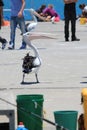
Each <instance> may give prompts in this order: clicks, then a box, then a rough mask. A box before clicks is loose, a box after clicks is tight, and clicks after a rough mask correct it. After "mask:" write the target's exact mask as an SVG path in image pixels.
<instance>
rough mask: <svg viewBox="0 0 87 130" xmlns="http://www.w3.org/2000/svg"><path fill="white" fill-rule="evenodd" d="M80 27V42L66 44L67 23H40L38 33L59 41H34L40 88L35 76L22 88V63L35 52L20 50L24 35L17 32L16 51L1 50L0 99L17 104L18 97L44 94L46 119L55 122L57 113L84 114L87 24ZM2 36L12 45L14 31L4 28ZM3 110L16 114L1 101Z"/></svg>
mask: <svg viewBox="0 0 87 130" xmlns="http://www.w3.org/2000/svg"><path fill="white" fill-rule="evenodd" d="M76 27H77V28H76V29H77V32H76V35H77V37H78V38H80V41H79V42H77V41H75V42H71V41H69V42H65V41H64V21H60V22H59V23H56V24H52V23H48V22H46V23H45V22H41V23H40V22H39V23H38V25H37V27H36V29H35V30H34V32H43V33H50V34H48V36H52V37H54V38H55V39H38V40H34V41H32V43H33V44H34V45H35V46H36V47H37V49H38V51H39V54H40V57H41V59H42V66H41V68H40V70H39V73H38V76H39V80H40V83H38V84H35V81H36V80H35V76H34V74H29V75H26V77H25V81H26V82H27V84H21V81H22V59H23V57H24V56H25V55H26V53H27V52H30V54H33V52H32V50H31V49H30V48H29V47H27V49H26V50H19V47H20V46H21V35H20V30H18V29H17V32H16V45H15V50H8V45H7V46H6V49H5V50H1V49H0V98H3V99H5V100H7V101H9V102H11V103H13V104H16V98H17V95H22V94H42V95H43V96H44V103H43V104H44V110H45V111H46V114H45V118H47V119H48V120H51V121H53V122H54V114H53V112H54V111H59V110H76V111H78V115H79V114H80V113H82V112H83V107H82V105H80V103H81V91H82V88H85V87H87V24H85V25H80V23H79V21H77V26H76ZM0 35H2V36H3V37H5V38H6V39H7V40H8V41H9V38H10V27H3V28H2V30H1V32H0ZM70 40H71V39H70ZM0 109H1V110H2V109H15V111H16V108H15V107H14V106H11V105H10V104H8V103H6V102H3V101H1V100H0ZM16 116H17V114H16ZM16 120H17V117H16ZM48 126H49V127H52V126H51V125H50V124H48V123H46V122H44V127H48Z"/></svg>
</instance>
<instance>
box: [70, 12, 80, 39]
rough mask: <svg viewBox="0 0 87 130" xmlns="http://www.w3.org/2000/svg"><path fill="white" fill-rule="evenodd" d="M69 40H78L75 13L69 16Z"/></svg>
mask: <svg viewBox="0 0 87 130" xmlns="http://www.w3.org/2000/svg"><path fill="white" fill-rule="evenodd" d="M71 33H72V36H71V41H80V39H78V38H76V15H75V14H73V15H72V17H71Z"/></svg>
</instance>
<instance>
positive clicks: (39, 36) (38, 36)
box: [24, 32, 57, 41]
mask: <svg viewBox="0 0 87 130" xmlns="http://www.w3.org/2000/svg"><path fill="white" fill-rule="evenodd" d="M28 34H29V35H28ZM47 35H49V36H47ZM51 35H52V34H50V33H30V32H27V33H25V34H24V36H27V37H28V38H29V40H30V41H31V40H36V39H57V38H55V37H53V36H54V35H52V36H51Z"/></svg>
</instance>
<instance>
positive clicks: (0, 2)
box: [0, 0, 7, 49]
mask: <svg viewBox="0 0 87 130" xmlns="http://www.w3.org/2000/svg"><path fill="white" fill-rule="evenodd" d="M3 6H4V3H3V1H2V0H0V30H1V26H2V19H3ZM0 42H1V43H2V49H4V48H5V46H6V44H7V40H6V39H5V38H2V37H1V36H0Z"/></svg>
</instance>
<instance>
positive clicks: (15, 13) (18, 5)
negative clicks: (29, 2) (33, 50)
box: [8, 0, 26, 49]
mask: <svg viewBox="0 0 87 130" xmlns="http://www.w3.org/2000/svg"><path fill="white" fill-rule="evenodd" d="M10 1H11V20H10V29H11V32H10V42H9V46H8V49H14V48H15V32H16V27H17V25H19V27H20V30H21V33H22V34H24V33H25V32H26V31H25V20H24V15H23V11H24V8H25V0H10ZM25 48H26V43H25V42H24V41H23V40H22V46H21V47H20V49H25Z"/></svg>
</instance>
